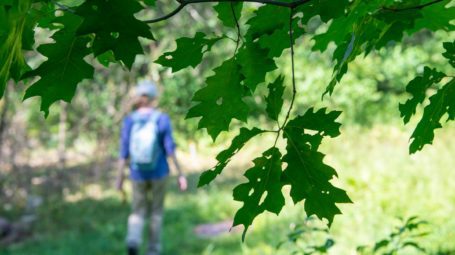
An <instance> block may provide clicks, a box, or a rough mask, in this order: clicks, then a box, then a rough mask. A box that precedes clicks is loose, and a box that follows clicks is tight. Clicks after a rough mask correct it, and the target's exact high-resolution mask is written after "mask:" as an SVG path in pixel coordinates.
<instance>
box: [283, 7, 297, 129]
mask: <svg viewBox="0 0 455 255" xmlns="http://www.w3.org/2000/svg"><path fill="white" fill-rule="evenodd" d="M293 15H294V9H293V8H291V13H290V15H289V41H290V46H291V69H292V99H291V105H290V106H289V109H288V113H287V114H286V118H285V119H284V122H283V126H281V128H280V129H283V128H284V127H285V126H286V124H287V122H288V120H289V116H290V115H291V111H292V108H293V107H294V102H295V96H296V94H297V89H296V84H295V63H294V62H295V61H294V29H293V27H292V16H293Z"/></svg>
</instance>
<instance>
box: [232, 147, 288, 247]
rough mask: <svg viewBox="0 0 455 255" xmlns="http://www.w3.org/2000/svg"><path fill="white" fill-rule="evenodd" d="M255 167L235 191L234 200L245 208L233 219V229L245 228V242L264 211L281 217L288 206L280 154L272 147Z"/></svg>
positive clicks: (243, 237) (256, 161)
mask: <svg viewBox="0 0 455 255" xmlns="http://www.w3.org/2000/svg"><path fill="white" fill-rule="evenodd" d="M253 162H254V166H253V167H252V168H250V169H248V170H247V171H246V172H245V174H244V175H245V177H246V178H247V179H248V182H247V183H243V184H240V185H238V186H237V187H235V188H234V192H233V195H234V200H236V201H240V202H243V206H242V207H241V208H240V209H239V210H238V211H237V213H236V214H235V216H234V223H233V226H237V225H243V226H245V228H244V230H243V235H242V239H243V240H244V239H245V234H246V232H247V230H248V228H249V226H251V224H253V221H254V219H255V218H256V217H257V216H258V215H259V214H261V213H263V212H264V211H269V212H272V213H275V214H277V215H278V214H279V213H280V212H281V209H282V208H283V206H284V204H285V200H284V196H283V193H282V191H281V189H282V187H283V184H282V183H281V174H282V170H281V153H280V151H279V150H278V149H277V148H275V147H273V148H271V149H269V150H267V151H266V152H264V153H263V154H262V156H261V157H259V158H256V159H255V160H253Z"/></svg>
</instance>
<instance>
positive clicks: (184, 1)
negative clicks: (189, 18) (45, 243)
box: [144, 0, 311, 23]
mask: <svg viewBox="0 0 455 255" xmlns="http://www.w3.org/2000/svg"><path fill="white" fill-rule="evenodd" d="M310 1H311V0H298V1H294V2H289V3H286V2H281V1H276V0H177V2H179V3H180V5H179V6H178V7H177V8H176V9H175V10H173V11H172V12H170V13H169V14H166V15H164V16H162V17H159V18H156V19H150V20H145V21H144V22H145V23H156V22H160V21H163V20H167V19H169V18H171V17H172V16H174V15H176V14H177V13H179V12H180V11H181V10H182V9H183V8H184V7H185V6H186V5H188V4H197V3H234V2H235V3H237V2H249V3H260V4H270V5H276V6H280V7H287V8H291V9H294V8H295V7H297V6H300V5H303V4H306V3H308V2H310Z"/></svg>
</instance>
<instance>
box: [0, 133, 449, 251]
mask: <svg viewBox="0 0 455 255" xmlns="http://www.w3.org/2000/svg"><path fill="white" fill-rule="evenodd" d="M454 137H455V129H454V128H453V127H449V128H447V129H445V130H443V131H440V132H437V135H436V139H435V144H434V145H433V146H428V147H426V148H425V149H424V151H423V152H420V153H418V154H415V155H412V156H409V155H408V154H407V142H408V133H405V132H403V131H401V130H397V129H395V128H391V127H376V128H374V129H373V130H369V131H365V130H352V129H351V130H345V132H344V133H343V135H342V136H341V137H340V138H338V139H334V140H332V141H328V142H326V143H324V144H323V146H322V150H323V151H324V152H325V153H326V154H327V155H328V156H327V158H326V161H327V162H328V163H330V164H331V165H333V166H334V167H335V168H336V169H337V170H338V173H339V176H340V177H339V179H338V180H335V181H334V182H336V184H337V185H339V186H341V187H343V188H344V189H346V190H347V191H348V194H349V195H350V196H351V198H352V199H353V201H354V204H347V205H341V209H342V211H343V215H340V216H337V217H336V218H335V222H334V224H333V226H332V228H331V232H330V235H331V236H332V238H333V239H334V240H335V242H336V243H335V246H334V247H333V248H332V249H331V250H330V253H331V254H355V249H356V247H357V246H360V245H365V244H374V242H375V241H377V240H379V239H381V238H383V237H384V236H386V235H387V234H388V233H390V232H391V231H392V228H393V226H394V225H395V224H396V217H397V216H402V217H409V216H412V215H418V216H419V217H420V218H422V219H425V220H427V221H429V222H430V226H429V227H428V228H429V229H430V230H431V234H430V235H429V236H427V237H425V238H422V239H421V243H420V244H421V246H424V247H427V248H428V249H430V250H431V251H433V252H437V251H443V250H444V251H455V242H453V240H455V218H454V217H453V215H454V212H455V190H454V189H453V187H455V169H454V168H455V138H454ZM258 147H259V143H257V144H253V146H250V148H247V150H246V151H247V152H248V153H246V154H243V155H240V156H239V157H237V158H236V162H246V161H247V160H248V159H250V158H251V154H256V152H257V151H258V150H259V149H261V148H258ZM237 159H238V160H237ZM234 165H235V167H234V168H231V169H229V170H228V171H229V172H230V174H227V175H225V176H224V177H221V178H220V179H219V180H217V181H216V183H215V184H213V185H211V186H209V187H207V188H203V189H196V188H195V185H196V182H197V173H194V174H192V175H191V176H190V184H191V185H190V186H191V189H190V191H189V192H187V193H184V194H181V193H179V192H177V191H176V190H177V188H176V185H175V184H174V182H175V180H174V179H173V180H171V185H169V187H168V188H169V192H168V194H167V198H166V213H165V231H164V237H163V239H164V254H165V255H171V254H172V255H180V254H182V255H193V254H194V255H201V254H202V255H225V254H226V255H227V254H248V255H255V254H258V255H267V254H289V253H290V251H291V250H292V248H293V247H292V246H290V245H285V246H283V247H282V248H281V249H279V250H277V249H276V248H275V247H276V245H277V244H278V243H279V242H280V241H282V240H284V239H285V238H286V234H287V233H288V232H290V230H291V227H290V226H292V225H293V224H294V223H299V222H302V221H303V220H304V219H305V213H304V210H303V206H302V205H297V206H293V205H292V203H291V202H290V200H288V201H287V205H286V208H285V209H284V210H283V211H282V213H281V215H280V216H279V217H277V216H275V215H273V214H265V215H262V216H260V217H259V218H258V219H257V220H256V221H255V223H254V226H253V227H252V228H251V230H250V231H249V232H248V235H247V239H246V241H245V243H243V244H242V242H241V233H239V232H236V231H234V232H232V233H227V234H223V235H220V236H217V237H210V238H202V237H198V236H196V235H195V234H194V227H195V226H197V225H198V224H205V223H214V222H219V221H223V220H227V219H232V217H233V215H234V213H235V210H236V209H237V208H238V207H239V205H240V204H238V203H236V202H234V201H232V196H231V193H232V188H233V187H234V185H235V183H239V181H243V180H244V179H241V178H242V177H241V174H242V171H241V170H242V169H245V166H243V167H242V166H241V164H234ZM128 212H129V205H128V204H123V203H122V201H121V198H120V196H119V195H118V194H117V193H116V192H115V191H113V190H112V189H111V188H109V187H107V186H102V185H99V184H90V185H85V186H84V187H83V189H82V190H74V191H72V192H70V193H69V194H66V196H65V197H64V199H61V200H57V201H53V202H52V203H50V204H47V205H46V206H43V207H42V209H41V212H40V220H39V222H38V223H37V226H36V229H35V232H34V234H33V236H32V237H31V238H30V239H28V240H26V241H24V242H22V243H19V244H15V245H12V246H10V247H8V248H0V254H2V255H7V254H14V255H30V254H36V255H41V254H42V255H44V254H45V255H54V254H59V255H60V254H65V255H71V254H94V255H96V254H100V255H101V254H103V255H109V254H123V252H124V235H125V228H126V217H127V215H128ZM403 254H418V253H417V252H416V251H413V250H407V251H404V252H403ZM447 254H450V253H447ZM451 254H455V253H451Z"/></svg>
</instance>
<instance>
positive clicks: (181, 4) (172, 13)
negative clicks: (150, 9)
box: [144, 2, 188, 23]
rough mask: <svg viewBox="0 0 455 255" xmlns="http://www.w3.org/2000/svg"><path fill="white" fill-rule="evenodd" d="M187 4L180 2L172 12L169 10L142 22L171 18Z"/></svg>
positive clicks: (154, 21)
mask: <svg viewBox="0 0 455 255" xmlns="http://www.w3.org/2000/svg"><path fill="white" fill-rule="evenodd" d="M187 4H188V3H185V2H181V3H180V5H179V6H178V7H177V8H176V9H175V10H173V11H172V12H170V13H168V14H166V15H164V16H162V17H159V18H156V19H150V20H145V21H144V22H145V23H156V22H160V21H163V20H167V19H169V18H171V17H172V16H174V15H176V14H177V13H179V12H180V11H181V10H182V9H183V8H184V7H185V6H186V5H187Z"/></svg>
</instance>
